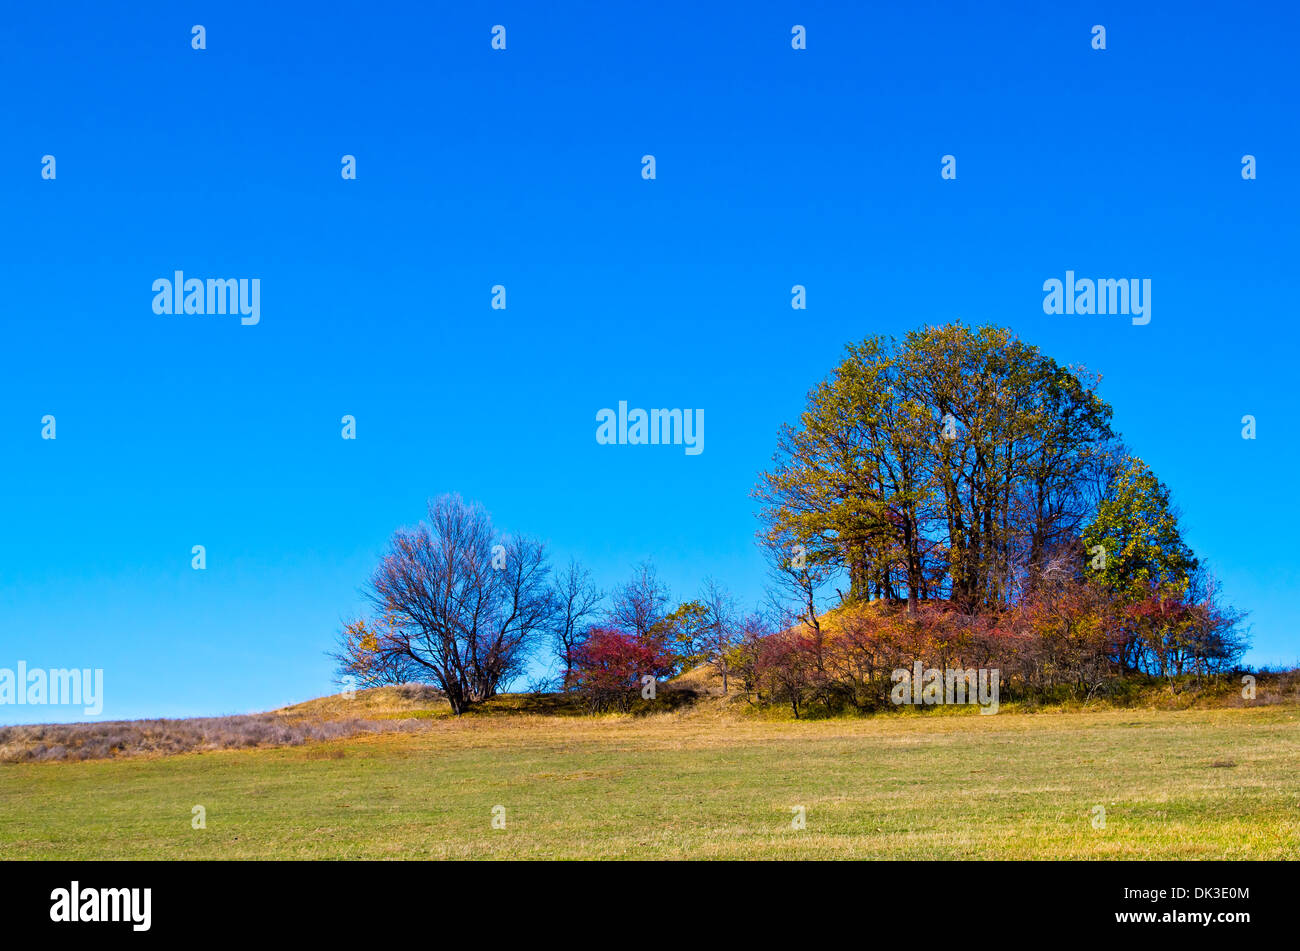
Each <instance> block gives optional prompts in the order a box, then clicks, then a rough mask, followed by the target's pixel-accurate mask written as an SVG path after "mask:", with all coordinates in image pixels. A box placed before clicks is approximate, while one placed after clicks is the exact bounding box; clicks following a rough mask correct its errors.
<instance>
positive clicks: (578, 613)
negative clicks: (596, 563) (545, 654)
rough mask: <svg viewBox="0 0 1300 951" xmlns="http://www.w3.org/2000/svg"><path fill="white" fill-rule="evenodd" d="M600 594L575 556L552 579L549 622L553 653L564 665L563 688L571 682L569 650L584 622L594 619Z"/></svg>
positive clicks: (574, 646) (571, 668)
mask: <svg viewBox="0 0 1300 951" xmlns="http://www.w3.org/2000/svg"><path fill="white" fill-rule="evenodd" d="M604 597H605V595H604V592H602V591H600V590H599V589H598V588H597V587H596V585H595V584H594V583H593V582H592V580H591V572H590V571H588V570H587V569H586V568H583V567H582V565H580V564H579V563H578V561H577V560H576V559H570V561H569V567H568V568H567V569H566V570H565V572H564V574H562V575H559V576H558V577H557V578H556V579H555V594H554V600H555V613H554V615H553V617H552V621H551V638H552V643H553V646H554V649H555V655H556V657H557V658H558V659H559V660H560V662H561V663H563V664H564V679H563V680H562V681H561V687H562V688H563V689H565V690H567V689H568V688H569V687H570V686H571V685H572V681H573V652H574V650H575V649H576V648H577V646H578V641H579V639H580V638H581V637H582V633H583V630H584V629H585V628H586V626H587V622H588V621H589V620H590V619H593V618H595V616H596V614H597V609H598V607H599V606H600V602H601V601H602V600H604Z"/></svg>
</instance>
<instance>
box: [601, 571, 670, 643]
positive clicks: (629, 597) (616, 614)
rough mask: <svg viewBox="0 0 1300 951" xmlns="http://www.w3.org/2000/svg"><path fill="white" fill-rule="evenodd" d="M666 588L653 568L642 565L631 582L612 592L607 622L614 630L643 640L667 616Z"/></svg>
mask: <svg viewBox="0 0 1300 951" xmlns="http://www.w3.org/2000/svg"><path fill="white" fill-rule="evenodd" d="M667 607H668V588H667V587H666V586H665V585H664V584H663V583H661V582H660V581H659V576H658V575H657V574H656V573H655V570H654V566H653V565H651V564H650V563H649V562H642V563H641V564H640V565H638V566H637V570H636V574H635V575H634V576H633V577H632V580H630V581H628V582H627V583H626V584H624V585H622V586H621V587H619V588H618V589H617V590H616V591H615V592H614V604H613V606H612V607H611V608H610V612H609V622H610V624H611V625H613V626H614V627H617V628H621V629H622V630H625V631H631V632H632V633H634V634H636V635H637V636H638V637H645V636H646V635H647V634H649V633H650V631H651V629H652V628H653V627H654V626H655V625H656V624H658V623H660V622H661V621H663V619H664V618H665V617H667V614H668V612H667V610H666V609H667Z"/></svg>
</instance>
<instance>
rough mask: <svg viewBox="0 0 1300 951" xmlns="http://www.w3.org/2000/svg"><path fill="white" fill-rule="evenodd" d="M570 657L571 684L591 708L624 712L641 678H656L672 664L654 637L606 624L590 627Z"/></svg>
mask: <svg viewBox="0 0 1300 951" xmlns="http://www.w3.org/2000/svg"><path fill="white" fill-rule="evenodd" d="M573 657H574V683H575V685H576V687H577V689H578V691H579V692H580V693H581V694H582V695H583V696H584V697H585V698H586V700H587V704H588V706H589V707H590V708H591V709H592V710H608V709H610V708H616V709H619V710H624V711H626V710H627V709H629V707H630V706H631V704H632V701H633V700H635V699H636V697H637V694H638V691H640V690H641V687H642V678H643V677H655V678H658V677H661V676H664V675H666V674H668V673H670V672H671V671H672V667H673V656H672V651H671V650H670V649H669V648H668V646H667V645H666V644H665V643H664V642H663V641H662V640H660V639H659V638H658V636H656V635H654V634H647V635H645V636H638V635H637V634H636V633H635V632H633V631H625V630H621V629H619V628H616V627H611V626H608V625H597V626H595V627H592V628H591V629H590V630H589V631H588V632H587V635H586V637H585V638H584V639H583V641H582V643H580V644H579V645H578V646H577V648H576V649H575V650H574V654H573Z"/></svg>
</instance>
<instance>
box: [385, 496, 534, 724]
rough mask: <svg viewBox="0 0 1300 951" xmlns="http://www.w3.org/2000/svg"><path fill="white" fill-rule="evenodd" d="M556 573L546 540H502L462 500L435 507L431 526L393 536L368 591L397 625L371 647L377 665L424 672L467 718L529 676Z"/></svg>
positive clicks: (485, 519)
mask: <svg viewBox="0 0 1300 951" xmlns="http://www.w3.org/2000/svg"><path fill="white" fill-rule="evenodd" d="M549 572H550V568H549V565H548V563H547V558H546V549H545V546H544V545H542V543H540V542H538V541H534V540H532V539H528V538H523V537H515V536H502V535H499V534H498V533H497V532H496V530H495V529H494V528H493V526H492V523H491V520H490V519H489V518H488V515H487V513H486V512H484V511H483V509H482V508H481V507H479V506H477V505H471V504H468V503H466V502H464V501H463V500H462V499H461V498H460V497H459V496H441V497H439V498H437V499H435V500H433V501H431V502H430V503H429V506H428V521H427V522H425V523H422V524H420V525H418V526H416V527H415V528H403V529H399V530H398V531H397V532H395V533H394V534H393V536H392V539H391V540H390V542H389V549H388V553H387V554H386V555H385V556H384V559H383V561H382V562H381V563H380V565H379V567H378V568H376V569H375V572H374V574H373V575H372V576H371V578H370V581H369V584H368V585H367V587H366V589H365V593H366V596H367V598H368V599H369V601H370V602H371V604H372V605H373V606H374V608H375V611H376V613H377V614H378V615H380V616H383V617H391V618H392V619H393V623H392V625H391V627H390V628H388V629H387V631H386V636H385V637H382V638H377V639H376V640H375V641H374V642H373V644H374V649H375V652H377V653H378V655H379V657H378V659H377V661H378V662H379V663H381V664H392V665H396V666H398V667H400V668H402V669H406V670H410V671H418V672H419V673H420V674H421V675H422V676H423V677H426V678H427V679H429V680H430V681H431V682H432V683H433V684H434V685H436V686H437V687H439V688H440V689H441V690H442V691H443V692H444V693H445V694H446V696H447V700H448V701H449V702H450V703H451V708H452V711H453V712H454V713H456V714H458V715H459V714H461V713H464V712H465V711H466V710H467V709H468V708H469V707H470V705H472V704H474V703H478V702H481V701H484V700H487V699H490V698H491V697H493V696H495V695H496V693H497V692H498V691H499V690H500V689H501V688H502V686H503V685H504V684H506V683H508V682H509V681H510V680H511V679H513V678H514V677H516V676H518V675H519V674H521V673H522V672H523V671H524V668H525V666H526V662H527V658H528V652H529V650H530V648H531V647H532V646H533V644H534V643H535V641H536V640H537V639H538V638H539V637H540V636H542V635H543V634H544V633H545V632H546V631H547V630H550V629H551V626H552V621H553V615H554V613H555V605H554V600H553V593H552V590H551V587H550V584H549ZM368 643H369V642H368Z"/></svg>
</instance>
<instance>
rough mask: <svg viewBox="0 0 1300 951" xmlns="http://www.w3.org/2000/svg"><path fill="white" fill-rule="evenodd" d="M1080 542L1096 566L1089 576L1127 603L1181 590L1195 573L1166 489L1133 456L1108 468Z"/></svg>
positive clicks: (1143, 464)
mask: <svg viewBox="0 0 1300 951" xmlns="http://www.w3.org/2000/svg"><path fill="white" fill-rule="evenodd" d="M1083 544H1084V546H1085V548H1086V549H1087V550H1088V553H1089V555H1090V556H1091V561H1092V562H1094V563H1095V565H1094V567H1093V572H1092V576H1093V577H1094V578H1096V579H1097V580H1100V581H1101V582H1103V583H1104V584H1106V585H1107V586H1108V587H1110V588H1112V589H1114V590H1115V591H1117V592H1119V593H1120V594H1121V595H1122V596H1123V597H1125V598H1127V599H1129V600H1138V599H1140V598H1144V597H1147V596H1148V595H1149V594H1150V593H1151V592H1153V591H1159V590H1162V589H1164V590H1170V591H1172V590H1179V589H1185V588H1186V586H1187V584H1188V581H1189V580H1190V577H1191V574H1192V572H1193V571H1195V570H1196V558H1195V557H1193V555H1192V552H1191V549H1190V548H1188V547H1187V544H1186V543H1185V542H1184V541H1183V533H1182V529H1181V528H1180V527H1179V525H1178V513H1177V512H1176V511H1175V510H1174V508H1173V505H1172V504H1171V502H1170V497H1169V489H1168V488H1167V487H1166V486H1165V484H1164V483H1163V482H1161V481H1160V480H1159V479H1157V478H1156V476H1155V473H1153V472H1152V471H1151V469H1150V468H1149V467H1148V466H1147V464H1146V463H1145V462H1143V461H1142V460H1141V459H1139V458H1137V457H1136V456H1129V457H1127V458H1125V459H1124V460H1123V462H1122V463H1121V464H1120V465H1118V466H1116V467H1115V469H1114V470H1113V472H1112V475H1111V478H1110V484H1109V485H1108V486H1107V489H1106V494H1105V497H1104V498H1103V499H1102V500H1101V503H1100V505H1098V507H1097V515H1096V517H1095V518H1094V519H1093V520H1092V522H1091V523H1089V525H1088V526H1087V528H1086V529H1085V530H1084V533H1083Z"/></svg>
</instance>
